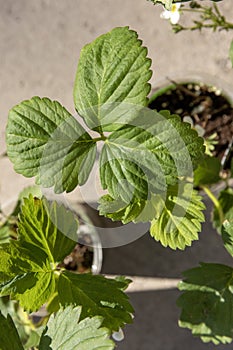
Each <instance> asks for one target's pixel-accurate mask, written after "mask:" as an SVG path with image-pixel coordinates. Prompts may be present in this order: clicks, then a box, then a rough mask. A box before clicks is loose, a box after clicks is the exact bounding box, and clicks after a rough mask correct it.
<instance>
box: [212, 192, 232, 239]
mask: <svg viewBox="0 0 233 350" xmlns="http://www.w3.org/2000/svg"><path fill="white" fill-rule="evenodd" d="M218 201H219V205H220V207H221V209H222V212H223V216H224V218H223V219H224V220H228V221H229V222H232V221H233V189H232V188H230V187H229V188H227V189H225V190H223V191H221V192H220V194H219V197H218ZM213 225H214V227H215V228H216V229H217V231H218V232H219V233H221V228H222V220H221V219H220V217H219V211H218V210H217V209H216V208H214V211H213Z"/></svg>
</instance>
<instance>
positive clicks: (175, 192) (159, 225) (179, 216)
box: [150, 183, 205, 249]
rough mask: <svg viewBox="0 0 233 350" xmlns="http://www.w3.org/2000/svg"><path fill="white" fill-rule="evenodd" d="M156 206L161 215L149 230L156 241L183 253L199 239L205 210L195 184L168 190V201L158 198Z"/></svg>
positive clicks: (177, 186)
mask: <svg viewBox="0 0 233 350" xmlns="http://www.w3.org/2000/svg"><path fill="white" fill-rule="evenodd" d="M156 206H157V208H158V209H157V213H159V211H160V214H159V215H158V214H157V218H155V219H153V220H152V222H151V228H150V233H151V236H152V237H154V239H155V240H156V241H160V243H161V244H162V245H163V246H165V247H167V246H169V247H170V248H172V249H177V248H179V249H184V248H185V247H186V246H190V245H191V244H192V241H193V240H197V239H198V232H199V231H200V230H201V222H203V221H204V215H203V213H202V210H204V209H205V206H204V204H203V203H202V200H201V196H199V195H198V192H197V191H195V190H194V189H193V187H192V184H188V183H187V184H183V183H180V185H175V186H172V187H169V188H168V191H167V197H166V200H164V198H163V197H161V196H160V198H159V197H157V203H156Z"/></svg>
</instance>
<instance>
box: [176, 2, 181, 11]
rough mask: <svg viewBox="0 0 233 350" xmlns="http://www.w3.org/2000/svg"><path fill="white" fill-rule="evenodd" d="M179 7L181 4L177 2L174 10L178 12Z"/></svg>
mask: <svg viewBox="0 0 233 350" xmlns="http://www.w3.org/2000/svg"><path fill="white" fill-rule="evenodd" d="M180 6H181V2H177V3H176V9H177V10H179V8H180Z"/></svg>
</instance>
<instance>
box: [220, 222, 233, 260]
mask: <svg viewBox="0 0 233 350" xmlns="http://www.w3.org/2000/svg"><path fill="white" fill-rule="evenodd" d="M222 239H223V242H224V246H225V248H226V250H227V251H228V253H229V254H230V255H231V256H232V257H233V219H232V220H231V222H229V221H227V220H226V221H225V222H224V223H223V225H222Z"/></svg>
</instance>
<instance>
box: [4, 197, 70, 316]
mask: <svg viewBox="0 0 233 350" xmlns="http://www.w3.org/2000/svg"><path fill="white" fill-rule="evenodd" d="M18 235H19V238H18V240H17V241H15V240H11V241H10V243H9V244H4V245H2V248H1V249H0V259H1V274H0V277H1V275H2V277H1V278H2V280H3V282H2V284H1V285H0V292H1V295H11V297H12V298H15V299H16V300H19V301H20V303H21V306H22V307H23V308H25V309H26V310H29V311H31V310H32V311H36V310H37V309H38V308H39V307H40V306H41V305H43V304H44V303H45V302H46V301H47V300H48V299H49V297H50V296H51V295H52V294H53V293H54V292H55V290H56V280H57V278H58V277H57V276H58V271H57V270H56V266H57V264H58V263H59V262H61V261H62V260H63V259H64V257H65V256H67V255H68V254H69V253H70V252H71V251H72V249H73V248H74V246H75V244H76V242H75V241H74V240H75V239H77V223H76V221H75V219H74V217H73V214H72V213H71V212H67V211H66V209H65V208H64V207H63V206H58V205H57V204H56V203H53V204H49V203H48V202H47V201H46V200H45V199H44V200H40V199H34V198H33V197H32V196H30V197H29V198H28V199H27V198H25V199H24V205H23V206H22V213H21V214H20V219H19V229H18Z"/></svg>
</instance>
